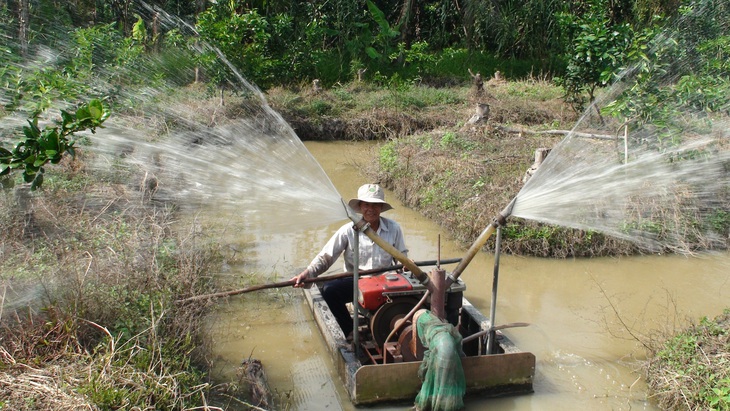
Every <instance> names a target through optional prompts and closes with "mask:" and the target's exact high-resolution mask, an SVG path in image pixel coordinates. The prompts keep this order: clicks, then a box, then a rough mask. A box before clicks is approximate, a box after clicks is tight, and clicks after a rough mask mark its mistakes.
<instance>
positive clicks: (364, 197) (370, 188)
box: [347, 184, 393, 213]
mask: <svg viewBox="0 0 730 411" xmlns="http://www.w3.org/2000/svg"><path fill="white" fill-rule="evenodd" d="M360 201H365V202H366V203H379V204H382V205H383V210H382V211H388V210H391V209H392V208H393V206H391V205H390V204H388V203H387V202H386V201H385V193H384V192H383V189H382V187H380V186H379V185H378V184H365V185H362V186H360V188H359V189H358V190H357V198H353V199H352V200H350V201H349V202H348V203H347V204H348V205H349V206H350V208H352V209H353V211H355V212H356V213H359V212H360Z"/></svg>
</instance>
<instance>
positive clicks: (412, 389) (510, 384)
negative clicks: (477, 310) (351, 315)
mask: <svg viewBox="0 0 730 411" xmlns="http://www.w3.org/2000/svg"><path fill="white" fill-rule="evenodd" d="M420 365H421V362H420V361H419V362H408V363H394V364H384V365H383V364H381V365H365V366H362V367H360V368H359V369H358V370H357V372H356V373H355V387H354V397H353V402H354V403H355V404H371V403H377V402H381V401H396V400H413V399H415V398H416V395H418V391H420V389H421V381H420V380H419V379H418V367H419V366H420ZM462 366H463V367H464V377H465V378H466V390H467V394H475V393H481V394H484V395H494V396H496V395H506V394H516V393H529V392H532V380H533V378H534V375H535V356H534V355H533V354H531V353H527V352H523V353H510V354H497V355H482V356H479V357H465V358H463V359H462Z"/></svg>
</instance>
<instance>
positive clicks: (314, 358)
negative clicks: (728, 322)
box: [211, 142, 730, 410]
mask: <svg viewBox="0 0 730 411" xmlns="http://www.w3.org/2000/svg"><path fill="white" fill-rule="evenodd" d="M306 146H307V148H308V149H309V151H310V152H311V153H312V154H313V155H314V156H315V158H316V159H317V161H318V162H319V163H320V164H321V165H322V168H323V169H324V170H325V172H326V173H327V174H328V176H329V177H330V179H331V180H332V182H333V183H334V185H335V187H336V188H337V190H338V191H339V192H340V193H341V195H342V196H343V198H344V199H345V200H348V199H349V198H350V197H351V196H352V195H353V194H354V193H355V192H356V190H357V187H358V186H359V185H361V184H363V183H366V182H369V181H367V180H366V178H365V177H364V176H363V175H361V174H360V172H359V167H360V166H361V165H362V163H363V161H367V160H368V159H370V158H372V157H371V156H372V154H371V151H370V150H371V149H372V148H373V147H374V144H371V143H342V142H338V143H331V142H328V143H311V142H310V143H307V144H306ZM386 196H387V199H388V201H389V202H390V203H391V204H392V205H393V206H394V210H391V211H388V212H387V213H386V216H388V217H391V218H393V219H395V220H397V221H398V222H400V224H401V225H402V227H403V229H404V232H405V235H406V243H407V246H408V247H409V249H410V253H409V256H410V257H411V258H413V259H414V260H431V259H435V258H437V256H438V255H439V249H438V247H439V244H440V247H441V249H440V256H441V258H443V259H445V258H453V257H462V256H463V255H464V253H465V248H463V247H462V246H460V245H459V244H457V243H455V242H454V241H452V240H451V239H450V238H449V237H448V235H446V234H444V232H443V230H441V229H440V227H439V226H438V225H437V224H435V223H434V222H432V221H429V220H428V219H426V218H424V217H423V216H421V215H419V214H418V213H416V212H414V211H413V210H409V209H407V208H406V207H404V206H403V205H402V204H400V203H399V202H398V201H397V199H395V198H394V196H393V195H390V193H388V192H386ZM272 215H274V214H272ZM275 218H282V216H280V215H276V216H275ZM345 222H346V221H342V222H339V223H336V224H332V225H328V226H323V227H317V228H314V229H308V230H298V229H297V228H296V222H292V230H291V232H286V233H276V234H274V233H267V232H266V231H265V230H262V232H254V233H246V235H245V236H241V237H236V236H235V235H234V236H232V237H233V238H229V239H228V240H227V241H230V245H229V248H230V249H231V250H233V251H232V252H231V253H230V254H231V258H230V260H229V261H228V264H227V266H226V269H225V270H224V272H223V273H221V275H223V276H226V277H228V278H229V279H230V280H231V283H232V284H237V285H242V284H247V283H255V282H259V281H261V280H260V278H261V277H265V278H266V280H267V281H280V280H287V279H289V278H290V277H291V276H292V275H294V274H295V273H298V272H299V270H301V268H303V267H304V266H306V264H308V263H309V261H310V260H311V258H312V257H313V256H314V255H315V254H316V253H317V252H318V251H319V249H320V248H321V247H322V245H324V243H325V242H326V241H327V239H328V238H329V236H330V235H331V234H332V233H333V232H334V231H335V229H336V228H338V227H339V226H340V225H341V224H343V223H345ZM493 262H494V258H493V255H491V254H487V253H479V254H478V255H477V256H476V257H475V259H474V260H473V261H472V262H471V264H470V265H469V266H468V268H467V269H466V270H465V271H464V273H463V275H462V278H463V279H464V280H465V282H466V283H467V291H466V296H467V298H468V299H469V300H470V301H471V302H472V303H473V304H474V305H475V306H477V307H478V308H479V309H480V310H481V311H482V312H483V313H484V314H485V315H487V316H488V315H489V309H490V301H491V293H492V291H491V285H492V275H493V269H494V267H493ZM500 263H501V264H500V270H499V275H500V277H499V290H498V295H497V309H496V323H497V324H503V323H510V322H527V323H530V326H529V327H526V328H515V329H509V330H507V331H506V332H505V334H506V335H507V336H508V337H509V338H510V339H512V341H514V342H515V343H516V344H517V345H518V346H519V347H520V348H521V349H523V350H525V351H530V352H532V353H534V354H535V356H536V357H537V369H536V375H535V380H534V390H535V392H534V393H533V394H529V395H521V396H515V397H506V398H496V399H495V398H491V399H490V398H480V397H467V399H466V405H467V406H466V409H467V410H482V409H489V410H578V409H592V410H629V409H630V410H656V409H658V408H657V407H656V406H655V405H653V404H652V402H651V401H650V400H649V399H648V395H647V390H646V385H645V382H644V380H643V378H642V373H641V365H642V362H641V361H642V360H643V359H644V358H645V350H644V348H643V347H642V345H641V344H640V343H639V342H637V340H636V338H634V336H639V337H640V338H648V337H649V336H651V335H652V334H654V333H656V332H662V331H664V330H671V329H677V328H678V327H681V326H683V325H685V324H687V321H688V319H690V320H698V319H699V318H701V317H703V316H707V317H714V316H716V315H718V314H720V313H722V311H723V309H724V308H726V307H728V306H730V304H729V303H728V301H730V298H729V297H730V255H728V254H727V253H722V254H717V255H704V256H699V257H692V258H687V257H683V256H640V257H628V258H627V257H622V258H591V259H568V260H562V259H561V260H553V259H542V258H530V257H518V256H509V255H502V256H501V258H500ZM446 268H447V269H453V268H454V267H453V266H450V267H449V266H447V267H446ZM341 270H342V265H341V264H340V263H339V262H338V263H337V264H336V265H335V266H334V267H333V268H332V270H331V272H340V271H341ZM211 324H212V332H211V335H212V336H213V341H214V351H215V361H214V366H215V367H214V370H215V371H216V373H217V374H218V375H219V376H222V377H226V378H231V377H232V376H234V375H235V371H236V368H237V366H238V364H240V362H241V360H243V359H245V358H248V357H252V358H256V359H259V360H261V361H262V363H263V365H264V368H265V371H266V375H267V378H268V383H269V385H270V388H271V389H272V391H273V392H274V395H275V396H277V397H278V399H279V400H280V401H283V403H284V404H285V405H283V406H282V407H281V408H282V409H289V410H355V409H359V408H357V407H354V406H353V405H352V404H351V403H350V401H349V398H348V396H347V393H346V392H345V391H344V390H343V388H342V384H341V382H340V380H339V377H338V375H337V373H336V371H335V369H334V367H333V363H332V360H331V357H330V354H329V352H328V351H327V349H326V347H325V345H324V342H323V340H322V338H321V337H320V335H319V332H318V330H317V327H316V325H315V323H314V321H313V319H312V316H311V314H310V312H309V310H308V307H307V305H306V303H305V302H304V300H303V297H302V295H301V293H300V292H299V291H298V290H293V289H290V288H287V289H276V290H270V291H262V292H257V293H251V294H244V295H241V296H237V297H231V298H228V299H226V300H224V301H222V304H221V306H220V309H219V310H218V312H217V314H216V317H215V318H214V321H212V322H211ZM410 406H411V405H410V404H397V405H385V406H375V407H363V408H365V409H372V410H407V409H409V408H410Z"/></svg>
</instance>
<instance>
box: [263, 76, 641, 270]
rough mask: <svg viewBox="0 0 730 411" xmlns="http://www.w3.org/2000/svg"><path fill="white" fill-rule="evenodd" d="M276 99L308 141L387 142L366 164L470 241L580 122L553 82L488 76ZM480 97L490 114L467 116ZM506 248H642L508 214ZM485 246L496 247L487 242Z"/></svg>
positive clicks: (579, 252) (608, 251)
mask: <svg viewBox="0 0 730 411" xmlns="http://www.w3.org/2000/svg"><path fill="white" fill-rule="evenodd" d="M269 98H270V100H271V104H272V106H273V107H274V108H275V109H276V110H277V111H279V112H281V113H282V115H283V116H284V117H285V118H286V119H287V121H288V122H290V124H292V126H293V127H294V128H295V130H296V131H297V134H298V135H299V136H300V137H301V138H302V139H305V140H310V139H311V140H342V139H350V140H381V141H383V144H382V147H381V149H380V153H379V157H378V158H376V159H374V161H372V162H371V164H372V167H371V169H369V170H366V172H367V173H368V175H369V177H370V178H371V179H373V180H374V181H380V182H381V183H382V184H384V185H385V186H386V187H388V188H389V189H391V190H392V191H394V192H395V193H396V194H397V195H398V197H399V198H400V199H401V201H403V202H404V203H405V204H406V205H408V206H409V207H411V208H413V209H415V210H418V211H419V212H421V213H422V214H424V215H425V216H427V217H429V218H431V219H433V220H434V221H437V222H438V223H439V224H440V225H441V226H442V227H444V229H446V230H447V231H448V232H449V233H450V234H451V235H452V236H453V237H454V238H456V239H457V240H459V241H461V242H463V243H464V244H471V243H473V242H474V240H475V239H476V238H477V237H478V235H479V233H480V232H481V231H482V230H483V229H484V228H485V227H486V226H487V225H488V224H489V223H490V222H491V220H492V218H493V217H495V216H496V215H497V213H498V212H499V211H501V210H502V209H503V208H504V207H505V206H506V205H507V204H509V202H510V201H511V200H512V199H513V198H514V197H515V196H516V194H517V193H518V192H519V190H520V188H521V187H522V185H523V181H522V178H523V176H524V175H525V172H526V171H527V170H528V169H529V168H530V166H531V165H532V163H533V161H534V156H535V150H537V149H538V148H552V147H554V146H555V145H556V144H558V143H559V142H560V140H561V139H562V138H563V137H564V136H563V135H559V134H541V133H540V131H544V130H548V129H551V130H555V129H557V130H568V129H570V128H571V127H572V126H573V125H574V123H575V122H576V121H577V119H578V113H576V112H574V111H573V110H572V109H571V108H570V106H569V105H568V104H566V103H565V102H564V101H563V91H562V89H561V88H559V87H556V86H555V85H554V84H553V83H551V82H550V81H547V80H544V79H532V80H528V81H519V82H509V81H504V80H498V79H491V80H490V81H488V82H487V83H485V86H484V89H483V90H481V91H477V90H476V89H474V88H473V87H472V86H471V85H470V84H463V85H461V86H455V87H450V88H434V87H428V86H421V85H418V84H415V85H414V84H396V85H391V86H390V87H386V88H378V89H375V88H373V87H372V86H368V85H363V84H360V83H353V84H348V85H343V86H338V87H334V88H331V89H327V90H321V91H319V92H317V93H315V92H313V91H311V90H309V89H307V88H303V89H300V90H284V89H274V90H271V91H270V92H269ZM479 103H482V104H484V103H486V104H488V105H489V117H488V119H487V120H484V121H480V122H478V123H476V124H468V121H469V120H470V119H471V117H472V116H473V115H474V114H475V113H476V107H477V104H479ZM504 236H505V238H508V239H509V241H505V242H504V245H503V247H504V248H503V250H504V251H505V252H508V253H514V254H520V255H534V256H541V257H561V258H563V257H589V256H607V255H625V254H633V253H636V252H637V249H636V248H635V247H634V246H633V245H632V244H629V243H627V242H625V241H620V240H616V239H614V238H610V237H607V236H604V235H602V234H600V233H595V232H584V231H580V230H573V229H566V228H561V227H553V226H546V225H543V224H537V223H533V222H528V221H522V220H520V219H511V220H510V221H509V225H508V226H507V227H506V230H505V231H504ZM487 247H491V244H490V243H488V244H487Z"/></svg>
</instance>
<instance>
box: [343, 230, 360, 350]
mask: <svg viewBox="0 0 730 411" xmlns="http://www.w3.org/2000/svg"><path fill="white" fill-rule="evenodd" d="M353 237H354V238H355V240H354V241H353V242H354V243H355V244H353V248H354V249H355V250H354V251H355V252H354V254H355V255H354V256H353V257H352V265H353V267H352V311H353V315H352V345H353V347H354V348H355V349H354V351H355V356H356V357H357V358H359V357H360V331H359V330H358V329H359V328H360V312H359V310H358V305H359V303H358V288H357V287H358V280H359V279H360V234H358V233H355V235H354V236H353ZM345 337H347V336H345Z"/></svg>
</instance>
